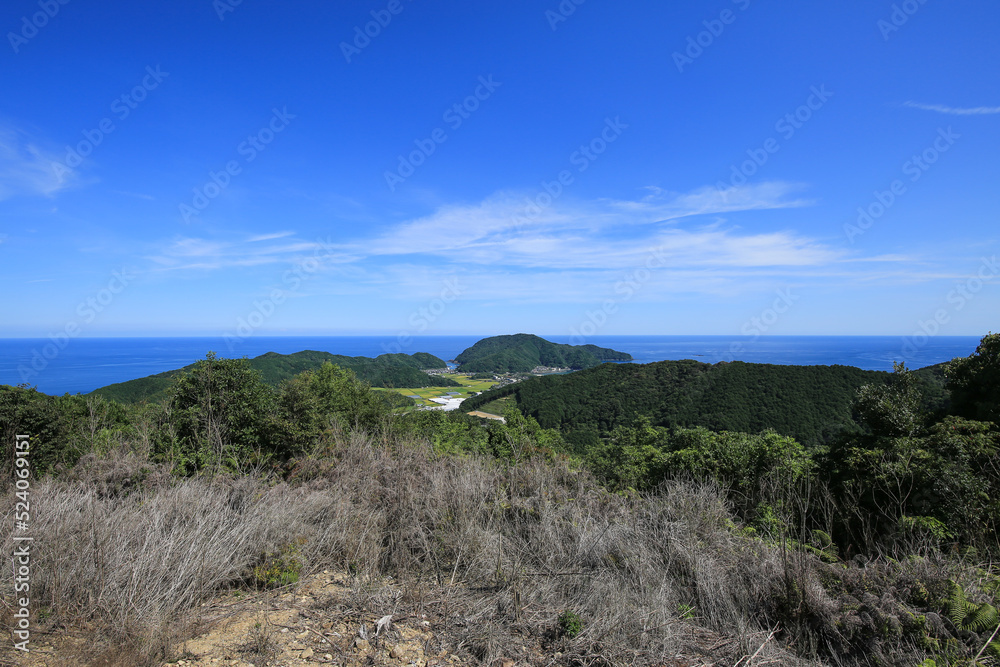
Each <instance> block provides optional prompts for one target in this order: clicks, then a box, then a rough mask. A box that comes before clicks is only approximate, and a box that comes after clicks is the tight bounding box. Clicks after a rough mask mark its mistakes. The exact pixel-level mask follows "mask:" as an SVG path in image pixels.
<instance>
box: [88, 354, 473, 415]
mask: <svg viewBox="0 0 1000 667" xmlns="http://www.w3.org/2000/svg"><path fill="white" fill-rule="evenodd" d="M249 362H250V367H251V368H253V369H254V370H256V371H259V372H260V374H261V377H262V378H263V380H264V382H266V383H267V384H269V385H272V386H277V385H278V384H280V383H281V382H282V381H284V380H287V379H290V378H292V377H294V376H296V375H298V374H299V373H302V372H304V371H307V370H316V369H318V368H320V367H321V366H322V365H323V364H336V365H337V366H340V367H341V368H348V369H350V370H352V371H353V372H354V374H355V375H356V376H357V377H358V378H359V379H361V380H363V381H364V382H367V383H368V384H370V385H371V386H373V387H408V388H409V387H412V388H417V387H458V386H461V385H460V384H459V383H457V382H455V381H454V380H452V379H451V378H448V377H442V376H439V375H429V374H427V373H425V372H423V371H424V370H426V369H439V368H445V366H446V365H447V364H445V362H444V361H443V360H442V359H439V358H438V357H435V356H434V355H431V354H427V353H426V352H418V353H416V354H413V355H409V354H383V355H379V356H378V357H375V358H374V359H372V358H370V357H345V356H342V355H337V354H330V353H329V352H316V351H313V350H305V351H303V352H296V353H294V354H278V353H277V352H268V353H266V354H262V355H260V356H259V357H254V358H253V359H250V360H249ZM193 368H194V364H192V365H190V366H185V367H184V368H181V369H178V370H175V371H167V372H164V373H157V374H156V375H150V376H148V377H144V378H138V379H136V380H129V381H128V382H119V383H116V384H111V385H108V386H107V387H101V388H100V389H96V390H95V391H93V392H91V393H92V394H93V395H96V396H101V397H103V398H107V399H109V400H113V401H121V402H126V403H134V402H137V401H158V400H162V399H164V398H166V397H167V396H168V395H169V393H170V388H171V386H172V383H173V382H174V380H175V379H176V378H177V377H179V376H181V375H183V374H184V373H187V372H190V371H191V370H192V369H193Z"/></svg>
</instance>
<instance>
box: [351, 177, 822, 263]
mask: <svg viewBox="0 0 1000 667" xmlns="http://www.w3.org/2000/svg"><path fill="white" fill-rule="evenodd" d="M798 189H799V187H798V186H795V185H793V184H787V183H765V184H762V185H759V186H752V187H743V188H731V189H728V190H718V189H716V188H708V187H707V188H701V189H698V190H695V191H693V192H690V193H681V194H677V193H673V194H670V193H665V192H662V191H654V192H653V193H652V194H650V195H648V196H646V197H643V198H642V199H639V200H632V201H626V200H611V199H602V200H594V201H585V202H580V201H575V202H571V201H568V200H565V201H564V200H558V201H556V202H554V203H551V204H550V205H548V206H546V207H538V206H533V205H532V200H531V197H530V196H529V197H525V196H517V195H513V194H511V193H499V194H497V195H495V196H493V197H490V198H488V199H487V200H485V201H483V202H481V203H478V204H471V205H464V206H455V205H453V206H447V207H443V208H441V209H439V210H437V211H435V212H434V213H432V214H430V215H428V216H424V217H421V218H418V219H415V220H412V221H406V222H403V223H400V224H398V225H396V226H395V227H393V228H391V229H389V230H388V231H386V232H385V233H383V234H381V235H380V236H378V237H377V238H375V239H373V240H372V241H370V242H367V243H365V244H364V250H365V252H367V253H368V254H370V255H376V256H389V255H432V256H435V257H439V258H444V259H447V260H448V261H451V262H455V263H458V264H463V263H474V264H502V265H508V266H512V267H517V266H520V267H532V268H549V269H599V268H609V267H628V266H631V265H633V264H636V263H637V262H642V261H643V257H644V255H646V254H648V253H649V252H651V251H652V250H654V249H655V250H657V252H658V253H659V254H660V255H662V256H664V257H666V258H667V260H666V261H668V262H669V263H670V264H671V265H673V266H705V265H726V266H773V265H794V266H802V265H809V264H816V263H821V262H828V261H832V260H834V259H836V258H837V257H838V256H839V254H840V251H836V250H832V249H829V248H826V247H824V246H822V245H820V244H819V243H817V242H813V241H810V240H808V239H804V238H799V237H798V236H796V235H795V234H794V233H791V232H777V233H774V232H772V233H766V234H748V233H741V232H739V231H738V230H736V229H733V228H726V226H725V222H724V221H722V222H720V221H719V220H717V219H716V218H715V217H713V218H712V219H711V220H707V221H706V220H702V221H700V222H698V221H695V220H692V221H691V223H692V224H688V225H686V226H681V225H680V224H679V223H680V222H681V221H682V220H684V219H689V218H690V219H693V218H695V217H697V216H719V215H721V214H725V213H735V212H740V211H750V210H767V209H783V208H794V207H800V206H806V205H808V204H809V203H810V202H809V201H808V200H806V199H802V198H797V197H794V196H793V195H794V193H795V192H796V191H797V190H798Z"/></svg>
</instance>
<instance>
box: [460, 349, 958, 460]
mask: <svg viewBox="0 0 1000 667" xmlns="http://www.w3.org/2000/svg"><path fill="white" fill-rule="evenodd" d="M888 378H889V374H888V373H883V372H880V371H863V370H861V369H858V368H853V367H850V366H778V365H770V364H748V363H743V362H733V363H719V364H715V365H710V364H705V363H701V362H698V361H691V360H684V361H661V362H657V363H652V364H642V365H638V364H603V365H601V366H598V367H596V368H590V369H588V370H584V371H579V372H576V373H571V374H568V375H552V376H546V377H539V378H529V379H527V380H525V381H523V382H519V383H517V384H512V385H508V386H506V387H502V388H499V389H495V390H492V391H488V392H484V393H483V394H481V395H479V396H475V397H473V398H471V399H469V400H467V401H466V402H465V403H464V404H463V405H462V408H463V410H476V409H478V408H479V407H480V406H482V405H485V404H487V403H489V402H491V401H494V400H496V399H497V398H501V397H504V396H510V397H512V398H513V400H514V401H515V402H516V404H517V406H518V408H519V409H520V410H521V412H523V413H524V414H526V415H531V416H532V417H534V418H535V419H536V420H538V423H539V424H541V425H542V426H543V427H545V428H554V429H557V430H559V431H561V432H562V433H563V434H564V436H565V437H566V439H567V440H569V441H570V442H573V443H575V444H577V445H579V446H580V447H581V448H586V447H589V446H592V445H593V444H594V443H596V442H597V441H598V439H600V438H607V437H608V436H609V435H610V434H611V432H612V431H613V430H614V429H615V428H616V427H619V426H626V425H629V424H631V423H632V422H633V421H634V420H635V419H636V418H637V417H640V416H643V417H646V418H648V419H649V420H650V422H651V423H652V424H653V425H654V426H663V427H668V428H670V427H695V426H704V427H705V428H708V429H712V430H716V431H740V432H746V433H757V432H760V431H762V430H764V429H768V428H770V429H774V430H775V431H777V432H778V433H780V434H782V435H788V436H791V437H793V438H795V439H796V440H798V441H799V442H801V443H802V444H804V445H805V446H807V447H815V446H817V445H822V444H829V443H830V442H832V441H833V440H834V438H835V437H836V436H837V435H838V434H840V433H842V432H844V431H845V430H850V429H852V428H855V423H854V421H853V419H852V403H853V401H854V398H855V394H856V392H857V391H858V389H860V388H861V387H862V386H864V385H865V384H872V385H876V386H877V385H880V384H884V383H885V382H886V381H888ZM919 382H920V384H921V387H927V388H928V394H929V395H930V396H931V397H933V399H934V402H935V403H934V407H939V406H940V404H942V403H943V399H942V398H941V395H940V394H941V388H940V387H941V382H942V380H941V378H940V374H939V373H934V372H933V371H929V372H926V373H923V374H921V376H920V378H919Z"/></svg>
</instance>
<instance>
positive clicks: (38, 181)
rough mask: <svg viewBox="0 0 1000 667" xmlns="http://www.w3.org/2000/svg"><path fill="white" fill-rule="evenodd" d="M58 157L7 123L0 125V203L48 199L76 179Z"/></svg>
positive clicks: (73, 172) (71, 170)
mask: <svg viewBox="0 0 1000 667" xmlns="http://www.w3.org/2000/svg"><path fill="white" fill-rule="evenodd" d="M76 178H77V174H76V172H75V171H74V170H73V169H70V168H68V167H66V166H64V165H62V163H61V156H59V155H57V154H56V153H54V152H51V151H48V150H46V149H44V148H42V147H40V146H39V144H38V142H37V141H33V140H31V139H30V138H29V137H28V135H27V134H26V133H25V132H24V131H22V130H20V129H17V128H15V127H13V126H12V125H10V124H8V123H0V200H3V199H9V198H11V197H15V196H19V195H32V196H36V195H43V196H46V197H51V196H52V195H54V194H55V193H57V192H59V191H60V190H63V189H65V188H67V187H69V186H70V185H72V184H73V182H74V181H75V180H76Z"/></svg>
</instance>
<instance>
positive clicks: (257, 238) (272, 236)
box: [247, 232, 295, 243]
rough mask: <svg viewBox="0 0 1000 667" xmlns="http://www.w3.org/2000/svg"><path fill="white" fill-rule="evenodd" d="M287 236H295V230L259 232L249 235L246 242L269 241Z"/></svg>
mask: <svg viewBox="0 0 1000 667" xmlns="http://www.w3.org/2000/svg"><path fill="white" fill-rule="evenodd" d="M288 236H295V232H274V233H273V234H259V235H257V236H251V237H250V238H248V239H247V242H248V243H257V242H258V241H271V240H273V239H283V238H285V237H288Z"/></svg>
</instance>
